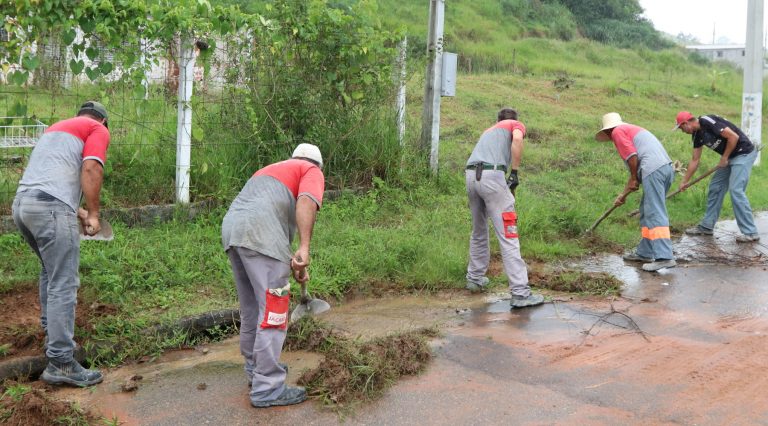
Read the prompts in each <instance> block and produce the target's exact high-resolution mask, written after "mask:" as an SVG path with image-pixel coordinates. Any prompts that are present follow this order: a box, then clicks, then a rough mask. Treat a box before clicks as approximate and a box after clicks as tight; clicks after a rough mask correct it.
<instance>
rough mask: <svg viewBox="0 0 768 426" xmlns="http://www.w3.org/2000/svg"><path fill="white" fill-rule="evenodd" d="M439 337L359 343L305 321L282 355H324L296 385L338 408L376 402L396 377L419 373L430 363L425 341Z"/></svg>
mask: <svg viewBox="0 0 768 426" xmlns="http://www.w3.org/2000/svg"><path fill="white" fill-rule="evenodd" d="M437 335H438V331H437V330H436V329H435V328H425V329H418V330H414V331H408V332H403V333H398V334H393V335H389V336H385V337H379V338H375V339H373V340H370V341H365V342H363V341H360V340H357V339H352V338H350V337H347V336H344V335H343V334H341V333H339V332H337V331H334V330H333V329H331V328H330V326H329V325H328V324H325V323H322V322H319V321H317V320H316V319H313V318H310V317H306V318H302V319H301V320H299V321H297V322H296V323H293V324H291V326H290V327H289V328H288V337H287V339H286V344H285V349H286V350H308V351H315V352H320V353H322V354H323V355H325V359H324V360H323V361H322V362H321V363H320V365H319V366H318V367H317V368H315V369H313V370H309V371H307V372H305V373H304V374H302V375H301V377H300V378H299V381H298V382H299V384H300V385H302V386H305V387H306V388H307V392H308V393H309V395H311V396H313V397H316V398H319V399H320V400H321V401H322V402H323V403H325V404H327V405H334V406H336V407H338V408H342V407H345V406H349V405H354V404H355V403H357V402H362V401H370V400H372V399H375V398H377V397H379V396H381V395H382V394H383V393H384V391H386V390H387V389H388V388H389V387H390V386H392V385H393V384H394V383H395V382H396V381H397V380H398V379H399V378H400V377H402V376H409V375H415V374H418V373H420V372H422V371H423V370H424V368H425V367H426V365H427V364H428V363H429V361H430V360H431V359H432V351H431V350H430V348H429V345H428V339H429V338H431V337H436V336H437Z"/></svg>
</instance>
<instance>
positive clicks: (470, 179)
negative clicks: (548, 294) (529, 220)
mask: <svg viewBox="0 0 768 426" xmlns="http://www.w3.org/2000/svg"><path fill="white" fill-rule="evenodd" d="M466 185H467V196H468V197H469V209H470V211H471V212H472V235H471V237H470V239H469V265H468V266H467V280H468V281H472V282H476V283H479V282H481V280H482V278H483V277H484V276H485V273H486V272H487V270H488V264H489V262H490V260H491V249H490V245H489V238H488V219H489V218H490V219H491V223H492V224H493V229H494V230H495V231H496V237H497V238H498V240H499V247H500V249H501V259H502V261H503V262H504V272H505V273H506V274H507V280H508V281H509V291H510V293H512V294H513V295H514V296H523V297H528V296H530V294H531V287H530V286H529V285H528V267H527V266H526V264H525V261H524V260H523V258H522V256H521V255H520V241H519V240H518V238H517V227H516V224H514V226H513V225H512V224H511V223H510V221H509V217H510V213H514V212H515V197H514V196H513V195H512V193H511V192H509V188H508V187H507V183H506V180H505V178H504V172H503V171H501V170H483V175H482V178H481V179H480V180H476V178H475V171H474V170H467V171H466ZM505 218H507V219H506V222H507V223H505Z"/></svg>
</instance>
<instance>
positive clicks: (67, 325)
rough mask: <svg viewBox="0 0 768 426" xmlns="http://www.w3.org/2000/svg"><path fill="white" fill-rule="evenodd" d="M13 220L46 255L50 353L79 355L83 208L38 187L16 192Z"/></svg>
mask: <svg viewBox="0 0 768 426" xmlns="http://www.w3.org/2000/svg"><path fill="white" fill-rule="evenodd" d="M13 221H14V223H16V226H17V227H18V228H19V231H20V232H21V235H22V236H23V237H24V240H26V242H27V244H29V246H30V247H31V248H32V250H33V251H34V252H35V254H36V255H37V257H38V258H39V259H40V264H41V266H42V269H41V271H40V322H41V324H42V326H43V329H44V330H45V333H46V335H47V337H48V350H47V352H46V356H47V357H48V359H52V360H55V361H59V362H62V363H66V362H70V361H72V359H73V353H74V350H75V341H74V340H73V337H74V330H75V305H76V304H77V289H78V287H80V277H79V276H78V267H79V265H80V233H79V230H78V223H77V222H78V219H77V213H76V212H75V211H73V210H72V207H69V206H68V205H66V204H65V203H64V202H62V201H60V200H58V199H56V198H54V197H52V196H50V195H48V194H46V193H45V192H42V191H38V190H28V191H25V192H21V193H18V194H16V198H15V199H14V200H13Z"/></svg>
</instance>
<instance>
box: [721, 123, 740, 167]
mask: <svg viewBox="0 0 768 426" xmlns="http://www.w3.org/2000/svg"><path fill="white" fill-rule="evenodd" d="M720 136H722V137H724V138H725V139H726V141H727V142H726V144H725V149H724V150H723V155H722V156H721V157H720V162H719V163H717V167H720V168H723V167H726V166H728V158H729V157H730V156H731V153H732V152H733V150H734V149H736V144H738V143H739V135H738V134H737V133H736V132H734V131H733V130H731V129H730V128H728V127H726V128H725V129H723V131H722V132H720Z"/></svg>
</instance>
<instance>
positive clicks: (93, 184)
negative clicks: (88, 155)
mask: <svg viewBox="0 0 768 426" xmlns="http://www.w3.org/2000/svg"><path fill="white" fill-rule="evenodd" d="M103 180H104V168H103V167H102V166H101V163H99V162H98V161H96V160H85V161H84V162H83V167H82V170H81V172H80V187H81V188H82V190H83V196H84V197H85V207H86V210H87V212H88V214H87V215H86V217H85V218H84V219H82V212H79V213H80V214H81V220H82V222H83V228H84V229H85V232H86V233H87V234H88V235H93V234H95V233H97V232H99V230H100V229H101V224H100V223H99V208H100V204H99V193H100V192H101V184H102V182H103Z"/></svg>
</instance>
